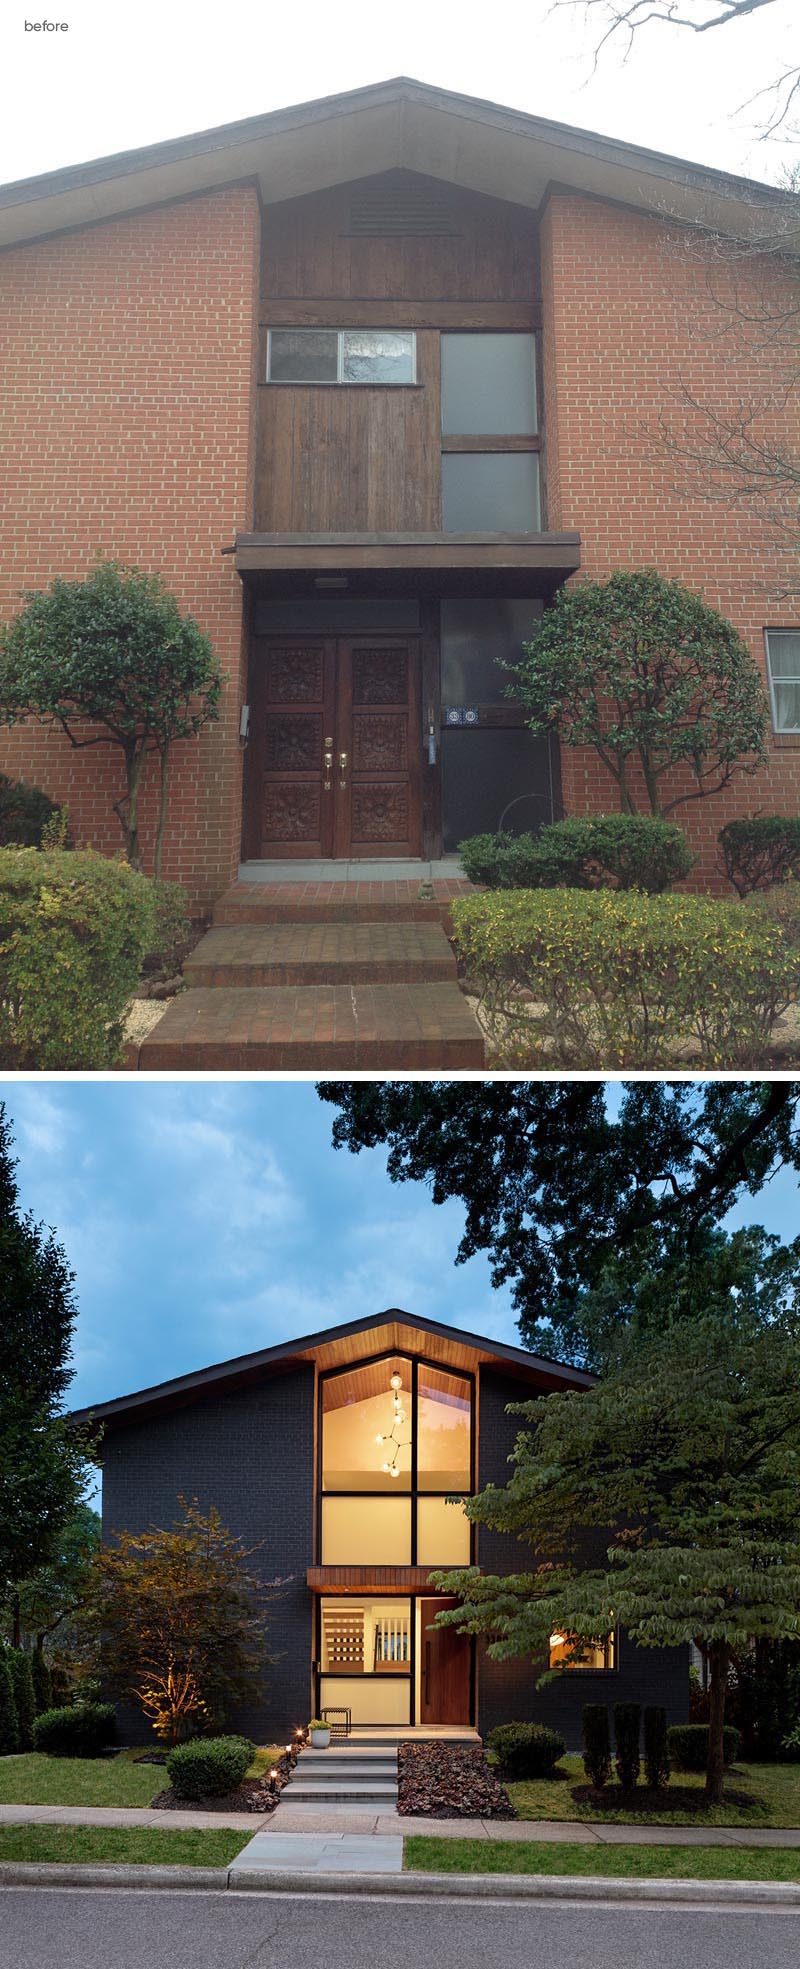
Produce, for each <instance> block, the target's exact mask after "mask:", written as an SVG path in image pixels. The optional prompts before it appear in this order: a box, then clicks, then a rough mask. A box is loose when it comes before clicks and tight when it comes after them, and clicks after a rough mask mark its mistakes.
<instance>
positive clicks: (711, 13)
mask: <svg viewBox="0 0 800 1969" xmlns="http://www.w3.org/2000/svg"><path fill="white" fill-rule="evenodd" d="M778 5H780V0H554V4H553V8H552V11H553V12H554V13H561V12H562V11H563V10H564V8H570V9H571V11H572V12H573V13H574V12H575V11H576V10H577V9H580V10H581V11H582V12H583V14H584V16H585V17H586V18H587V20H588V19H589V18H596V20H597V22H598V27H599V29H600V33H599V39H598V40H597V42H596V44H595V50H594V67H595V70H596V68H597V63H598V60H599V57H600V55H601V54H602V52H603V49H604V48H606V47H608V45H609V43H610V42H612V41H617V42H618V43H621V44H622V51H623V52H622V60H623V62H626V61H627V60H628V57H629V56H630V53H631V50H632V48H633V45H634V42H635V40H636V36H637V33H638V32H639V30H640V29H642V28H648V27H652V26H654V25H657V26H661V27H674V28H678V29H684V30H686V31H687V32H688V33H690V34H709V33H710V32H712V31H713V30H714V29H715V28H718V27H730V26H731V24H732V23H733V22H735V21H743V20H748V19H751V18H752V16H753V15H754V14H759V13H762V12H763V11H764V10H765V8H767V7H775V6H778ZM798 97H800V64H797V65H796V66H795V65H792V66H791V67H789V68H787V69H785V70H784V71H783V73H782V74H780V75H779V76H777V77H776V78H775V81H774V82H769V83H767V84H766V85H765V87H764V88H763V89H759V90H757V91H756V93H755V94H754V95H753V96H751V97H749V98H748V101H747V102H746V103H743V104H741V105H740V108H742V109H745V108H748V107H749V106H750V105H751V104H753V103H755V102H759V101H761V100H763V99H764V98H767V99H770V100H771V104H772V107H771V109H770V110H769V111H768V113H767V118H766V121H765V123H764V126H763V128H762V132H761V135H762V138H764V139H766V138H768V137H774V136H775V134H776V132H777V131H778V130H779V129H781V128H782V127H785V125H786V123H787V118H788V115H789V111H790V109H791V107H792V104H793V103H794V102H795V100H796V99H797V98H798Z"/></svg>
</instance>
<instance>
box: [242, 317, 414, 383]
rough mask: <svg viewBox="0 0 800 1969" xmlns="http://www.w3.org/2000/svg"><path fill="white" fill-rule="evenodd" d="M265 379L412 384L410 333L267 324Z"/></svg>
mask: <svg viewBox="0 0 800 1969" xmlns="http://www.w3.org/2000/svg"><path fill="white" fill-rule="evenodd" d="M267 382H268V383H414V382H416V336H415V335H414V333H413V331H412V330H411V329H399V328H271V329H270V331H269V335H268V337H267Z"/></svg>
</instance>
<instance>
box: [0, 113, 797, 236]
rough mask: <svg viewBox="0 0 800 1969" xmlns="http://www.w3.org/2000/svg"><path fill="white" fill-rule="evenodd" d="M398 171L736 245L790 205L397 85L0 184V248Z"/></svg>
mask: <svg viewBox="0 0 800 1969" xmlns="http://www.w3.org/2000/svg"><path fill="white" fill-rule="evenodd" d="M398 168H399V169H409V170H414V171H417V172H420V173H425V174H427V175H428V176H430V177H434V178H440V179H442V180H444V181H446V182H448V183H452V184H459V185H463V186H465V187H466V188H467V189H469V190H472V191H480V192H485V193H487V194H489V195H490V196H493V197H497V198H504V199H509V200H511V201H513V202H515V203H517V204H521V205H526V206H529V207H531V208H533V209H536V208H537V207H538V206H539V205H540V204H541V202H542V200H543V198H544V197H545V195H546V193H547V191H548V189H551V188H553V187H568V188H570V189H572V190H576V191H584V192H589V193H591V194H593V195H595V196H598V197H601V198H606V199H612V200H614V201H616V202H621V203H623V204H626V205H633V206H638V207H641V208H643V209H644V210H647V211H655V212H658V211H661V212H664V213H668V214H669V216H671V217H675V218H679V219H685V220H687V221H689V222H691V223H693V224H698V223H700V224H704V225H710V226H713V227H718V228H720V229H721V230H723V231H726V230H727V231H731V232H742V233H744V234H746V235H751V234H752V233H753V232H754V231H757V230H758V228H759V227H760V226H761V225H762V224H763V214H764V209H765V207H772V208H775V207H778V208H783V209H786V208H787V206H788V205H789V201H788V200H787V195H786V193H784V192H782V191H779V190H777V189H776V188H775V187H774V186H771V185H764V184H759V183H757V182H755V181H754V180H751V179H748V178H739V177H735V176H732V175H731V174H730V173H729V172H724V171H716V170H712V169H710V168H709V167H708V166H706V165H699V164H692V163H689V162H687V161H686V160H685V159H682V158H675V157H669V156H667V155H665V154H663V153H662V152H660V151H652V150H645V149H643V148H642V147H641V146H640V145H638V144H626V143H620V142H618V141H616V140H615V139H613V138H611V137H603V136H599V135H598V134H597V133H595V132H593V131H588V130H580V129H575V128H573V127H572V126H571V125H570V124H566V123H554V122H551V121H549V120H548V119H547V118H545V117H540V116H529V115H528V114H526V113H524V112H523V111H521V110H515V109H507V108H504V107H502V105H499V104H497V103H491V102H485V101H482V100H481V99H479V98H478V97H474V96H463V95H458V94H455V93H453V92H452V91H451V90H447V89H438V88H434V87H432V86H431V85H430V84H428V83H425V82H415V81H414V80H412V79H411V78H409V77H407V76H399V77H397V78H396V79H395V80H393V81H389V82H379V83H373V84H371V85H370V86H369V87H367V88H363V89H351V90H348V91H347V92H346V93H345V94H342V95H338V96H325V97H323V98H321V99H319V100H317V101H315V102H310V103H299V104H297V105H296V106H294V107H293V108H290V109H279V110H272V111H270V112H269V114H267V115H265V116H253V117H248V118H247V119H246V120H245V121H243V122H239V123H227V124H223V125H221V126H220V127H219V128H218V129H213V130H202V131H199V132H197V133H196V134H195V135H193V136H187V137H176V138H173V139H172V140H171V141H169V142H167V143H160V144H148V145H147V146H146V147H145V148H143V149H140V150H129V151H121V152H119V153H118V154H117V155H116V156H112V157H101V158H97V159H95V160H94V161H93V162H91V163H87V164H77V165H70V166H68V167H67V168H66V169H64V170H61V171H49V172H46V173H45V174H44V175H42V176H41V177H35V178H25V179H21V180H20V181H19V182H17V183H16V184H11V185H6V186H4V187H1V188H0V245H9V244H14V243H16V242H21V241H24V240H31V239H35V238H38V237H41V236H42V235H44V234H48V233H51V232H57V231H62V230H65V229H70V228H73V227H76V226H83V225H88V224H96V223H97V222H98V221H99V220H102V219H108V218H112V217H116V216H118V215H119V214H121V213H124V212H131V211H136V210H140V209H141V208H142V207H143V206H150V205H158V204H162V203H167V202H169V201H170V200H173V199H177V198H184V197H186V196H189V195H192V194H194V193H198V192H202V191H204V190H205V191H207V190H211V189H212V188H216V187H220V186H223V185H225V184H232V183H237V182H241V181H242V180H246V179H250V180H254V181H256V182H257V183H258V185H259V187H260V190H261V195H262V197H263V198H264V199H265V201H267V202H273V201H277V200H282V199H286V198H296V197H298V196H300V195H301V194H303V193H305V192H311V191H319V190H321V189H323V188H325V187H327V186H330V185H334V184H343V183H347V182H351V181H352V180H354V179H357V178H363V177H368V176H372V175H374V174H376V173H378V172H381V171H388V170H393V169H398ZM792 204H793V206H794V207H795V208H796V204H797V201H796V200H794V201H792Z"/></svg>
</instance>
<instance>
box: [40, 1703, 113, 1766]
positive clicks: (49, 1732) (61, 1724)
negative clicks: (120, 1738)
mask: <svg viewBox="0 0 800 1969" xmlns="http://www.w3.org/2000/svg"><path fill="white" fill-rule="evenodd" d="M116 1740H117V1719H116V1716H115V1714H114V1705H113V1703H112V1702H81V1703H75V1704H74V1705H73V1707H72V1708H66V1709H46V1710H45V1711H44V1713H43V1715H41V1716H37V1718H36V1721H35V1723H34V1726H33V1741H34V1747H35V1749H36V1750H44V1751H45V1752H46V1753H47V1755H48V1757H100V1756H101V1755H102V1753H103V1751H104V1749H105V1747H106V1745H107V1744H111V1743H116Z"/></svg>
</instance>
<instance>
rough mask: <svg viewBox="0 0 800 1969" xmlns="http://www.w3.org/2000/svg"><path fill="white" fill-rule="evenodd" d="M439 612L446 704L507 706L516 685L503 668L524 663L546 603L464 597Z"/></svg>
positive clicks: (514, 598)
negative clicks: (524, 653) (511, 687)
mask: <svg viewBox="0 0 800 1969" xmlns="http://www.w3.org/2000/svg"><path fill="white" fill-rule="evenodd" d="M441 610H442V618H441V646H442V698H443V701H444V703H445V704H446V705H447V704H507V702H508V695H507V686H508V685H509V684H511V683H513V682H514V679H513V677H512V676H511V673H510V670H509V669H507V668H506V667H505V666H506V665H508V664H511V663H518V662H519V661H520V658H521V656H522V645H523V643H529V642H530V641H531V639H532V637H533V635H534V633H535V628H536V624H537V622H539V621H540V619H541V616H542V613H543V610H544V603H543V602H542V601H541V599H540V598H539V597H537V596H531V597H530V599H529V600H523V598H522V597H521V596H516V595H492V596H486V597H481V598H480V599H478V598H477V597H475V596H472V595H463V596H459V597H458V598H457V599H456V598H455V597H454V598H452V599H449V600H446V601H443V602H442V605H441Z"/></svg>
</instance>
